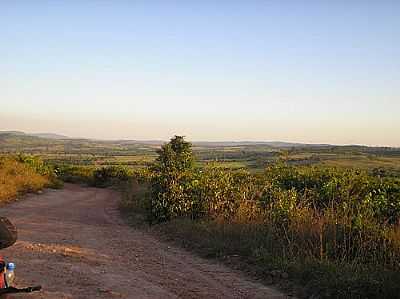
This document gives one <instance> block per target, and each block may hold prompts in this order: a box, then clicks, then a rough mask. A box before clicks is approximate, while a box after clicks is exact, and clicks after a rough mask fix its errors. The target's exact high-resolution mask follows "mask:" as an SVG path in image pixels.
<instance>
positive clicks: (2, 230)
mask: <svg viewBox="0 0 400 299" xmlns="http://www.w3.org/2000/svg"><path fill="white" fill-rule="evenodd" d="M17 236H18V234H17V228H16V227H15V226H14V224H12V223H11V221H10V220H8V219H7V218H6V217H0V249H4V248H7V247H10V246H11V245H13V244H14V243H15V242H16V241H17ZM14 269H15V264H14V263H6V262H5V261H4V259H3V257H2V256H0V296H1V297H2V298H4V296H7V294H16V293H31V292H35V291H40V290H41V289H42V287H41V286H35V287H27V288H22V289H19V288H16V287H13V286H11V284H13V282H14V278H15V273H14Z"/></svg>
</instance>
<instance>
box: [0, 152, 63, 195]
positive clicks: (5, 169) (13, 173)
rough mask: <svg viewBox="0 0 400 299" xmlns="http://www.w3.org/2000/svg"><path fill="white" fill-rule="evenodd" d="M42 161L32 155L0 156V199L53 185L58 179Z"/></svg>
mask: <svg viewBox="0 0 400 299" xmlns="http://www.w3.org/2000/svg"><path fill="white" fill-rule="evenodd" d="M25 159H26V160H25ZM42 163H43V162H42V161H41V160H39V159H37V158H32V157H23V156H18V157H14V156H9V157H0V201H9V200H12V199H14V198H16V197H17V196H18V195H19V194H23V193H27V192H35V191H38V190H41V189H43V188H45V187H53V186H55V183H57V182H58V181H57V180H56V179H55V177H54V175H53V174H52V173H51V171H50V169H51V168H47V166H46V165H45V164H42Z"/></svg>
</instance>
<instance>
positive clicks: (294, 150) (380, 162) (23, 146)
mask: <svg viewBox="0 0 400 299" xmlns="http://www.w3.org/2000/svg"><path fill="white" fill-rule="evenodd" d="M161 144H163V141H158V140H154V141H136V140H113V141H106V140H93V139H75V138H68V137H66V136H62V135H57V134H49V133H44V134H34V135H32V134H26V133H23V132H17V131H12V132H6V131H0V154H10V153H26V154H33V155H38V156H40V157H42V158H43V159H44V160H46V161H49V162H53V163H67V164H72V165H88V166H90V165H92V166H107V165H125V166H129V167H132V168H137V167H145V166H147V165H149V164H150V163H151V162H153V161H154V159H155V158H156V157H157V153H156V151H157V149H158V148H159V147H160V146H161ZM193 150H194V153H195V155H196V157H197V160H198V161H199V162H198V164H199V166H200V167H201V166H203V165H204V164H205V163H208V162H214V163H216V164H217V165H218V166H220V167H223V168H230V169H239V168H246V169H249V170H250V171H252V172H259V171H262V170H263V169H264V168H265V166H266V165H268V164H270V163H273V162H274V161H276V160H277V159H279V158H284V159H286V160H287V161H288V163H290V164H295V165H314V164H315V165H317V164H319V165H321V164H322V165H329V166H337V167H346V168H347V167H355V168H360V169H365V170H368V171H375V172H376V171H379V172H380V173H382V174H385V175H388V176H399V175H400V148H389V147H367V146H353V145H350V146H336V145H328V144H316V145H314V144H299V143H285V142H246V141H244V142H194V144H193Z"/></svg>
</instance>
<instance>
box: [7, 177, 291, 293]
mask: <svg viewBox="0 0 400 299" xmlns="http://www.w3.org/2000/svg"><path fill="white" fill-rule="evenodd" d="M118 201H119V194H118V193H117V192H116V191H113V190H110V189H97V188H86V187H81V186H78V185H72V184H66V185H65V188H64V189H62V190H46V191H45V192H44V193H42V194H36V195H29V196H27V197H26V198H24V199H23V200H20V201H17V202H14V203H11V204H9V205H7V206H5V207H2V208H1V209H0V215H2V216H7V217H8V218H9V219H10V220H11V222H13V223H14V224H15V225H16V226H17V228H18V233H19V240H18V241H17V243H15V245H13V246H12V247H9V248H7V249H4V250H2V252H1V254H2V255H3V257H4V258H5V259H6V260H8V261H13V262H15V263H16V266H17V267H16V276H17V279H16V284H17V286H19V287H22V286H28V285H29V286H31V285H42V287H43V290H42V291H41V292H38V293H32V294H19V295H13V297H12V298H32V299H33V298H48V299H50V298H54V299H61V298H86V299H88V298H89V299H90V298H108V299H109V298H163V299H167V298H287V296H285V295H284V294H282V293H280V292H279V291H277V290H275V289H273V288H271V287H267V286H264V285H262V284H261V283H259V282H256V281H251V279H249V278H248V277H245V276H244V275H243V274H242V273H240V272H239V271H236V270H232V269H230V268H227V267H226V266H223V265H221V264H218V263H216V262H215V263H214V262H212V261H209V260H205V259H202V258H200V257H197V256H194V255H193V254H191V253H189V252H186V251H185V250H183V249H180V248H177V247H174V246H171V244H168V243H165V242H163V241H160V240H159V239H157V238H156V237H155V236H153V235H151V234H149V233H147V232H146V231H145V230H141V229H135V228H132V227H130V226H128V225H126V224H125V223H124V221H123V219H122V218H121V217H120V214H119V210H118Z"/></svg>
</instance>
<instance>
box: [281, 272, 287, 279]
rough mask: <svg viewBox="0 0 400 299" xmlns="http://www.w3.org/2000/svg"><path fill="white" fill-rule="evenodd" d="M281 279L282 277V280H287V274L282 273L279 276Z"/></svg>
mask: <svg viewBox="0 0 400 299" xmlns="http://www.w3.org/2000/svg"><path fill="white" fill-rule="evenodd" d="M281 277H282V278H283V279H288V278H289V274H287V273H286V272H283V273H282V274H281Z"/></svg>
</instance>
